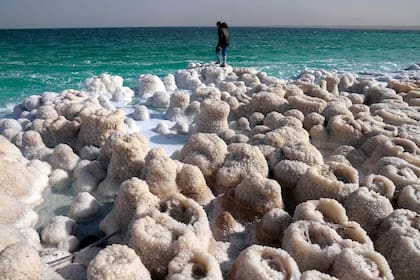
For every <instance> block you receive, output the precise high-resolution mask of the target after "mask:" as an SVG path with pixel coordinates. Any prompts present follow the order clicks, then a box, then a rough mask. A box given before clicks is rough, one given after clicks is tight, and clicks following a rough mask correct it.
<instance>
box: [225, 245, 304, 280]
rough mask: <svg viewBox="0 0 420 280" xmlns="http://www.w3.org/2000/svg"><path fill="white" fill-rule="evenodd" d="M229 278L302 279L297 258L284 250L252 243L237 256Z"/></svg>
mask: <svg viewBox="0 0 420 280" xmlns="http://www.w3.org/2000/svg"><path fill="white" fill-rule="evenodd" d="M228 277H229V279H233V280H236V279H237V280H239V279H248V278H249V279H291V280H292V279H293V280H297V279H300V271H299V268H298V266H297V264H296V262H295V260H294V259H293V258H292V257H291V256H290V255H289V254H288V253H287V252H286V251H284V250H282V249H276V248H271V247H265V246H259V245H252V246H251V247H249V248H247V249H246V250H244V251H242V252H241V254H240V255H239V256H238V257H237V258H236V260H235V262H234V263H233V265H232V268H231V269H230V271H229V275H228Z"/></svg>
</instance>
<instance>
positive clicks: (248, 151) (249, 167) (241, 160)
mask: <svg viewBox="0 0 420 280" xmlns="http://www.w3.org/2000/svg"><path fill="white" fill-rule="evenodd" d="M227 149H228V153H227V154H226V156H225V159H224V162H223V164H222V166H221V167H220V169H219V170H218V171H217V174H216V184H217V186H218V188H220V189H221V190H223V191H227V190H228V189H229V188H232V187H235V186H237V185H238V184H239V183H240V182H241V181H242V179H243V178H244V177H245V176H246V175H247V174H249V173H250V172H257V173H260V174H261V175H262V176H264V177H267V175H268V165H267V161H266V160H265V158H264V155H263V154H262V153H261V151H260V150H259V149H258V148H257V147H255V146H251V145H249V144H245V143H241V144H239V143H238V144H236V143H235V144H230V145H229V146H228V147H227Z"/></svg>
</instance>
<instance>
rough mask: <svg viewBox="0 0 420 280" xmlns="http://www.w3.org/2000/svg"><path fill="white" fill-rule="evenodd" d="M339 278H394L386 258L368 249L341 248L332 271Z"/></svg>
mask: <svg viewBox="0 0 420 280" xmlns="http://www.w3.org/2000/svg"><path fill="white" fill-rule="evenodd" d="M331 274H333V275H334V276H337V277H338V278H339V279H348V280H350V279H355V278H357V279H366V280H367V279H372V280H373V279H389V280H392V279H394V276H393V275H392V271H391V268H390V267H389V265H388V263H387V261H386V259H385V258H384V257H383V256H382V255H381V254H379V253H378V252H375V251H373V250H369V249H356V250H354V249H349V248H345V249H343V250H342V251H341V252H340V254H338V256H337V258H336V259H335V261H334V264H333V266H332V272H331Z"/></svg>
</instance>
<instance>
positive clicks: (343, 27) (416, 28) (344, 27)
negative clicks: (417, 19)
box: [0, 25, 420, 31]
mask: <svg viewBox="0 0 420 280" xmlns="http://www.w3.org/2000/svg"><path fill="white" fill-rule="evenodd" d="M213 27H214V26H115V27H112V26H111V27H109V26H108V27H105V26H102V27H101V26H84V27H6V28H3V27H0V31H3V30H58V29H136V28H151V29H152V28H213ZM230 27H231V28H274V29H316V30H375V31H378V30H384V31H420V26H374V25H372V26H351V25H348V26H347V25H338V26H334V25H331V26H329V25H321V26H295V25H290V26H288V25H259V26H258V25H231V26H230Z"/></svg>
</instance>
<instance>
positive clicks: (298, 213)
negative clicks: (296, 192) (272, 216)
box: [293, 198, 349, 225]
mask: <svg viewBox="0 0 420 280" xmlns="http://www.w3.org/2000/svg"><path fill="white" fill-rule="evenodd" d="M299 220H306V221H317V222H320V223H333V224H339V225H345V224H347V223H348V221H349V219H348V217H347V214H346V209H344V207H343V206H342V205H341V204H340V203H339V202H338V201H337V200H334V199H330V198H321V199H318V200H308V201H305V202H302V203H300V204H299V205H298V206H296V209H295V213H294V214H293V221H294V222H295V221H299Z"/></svg>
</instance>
